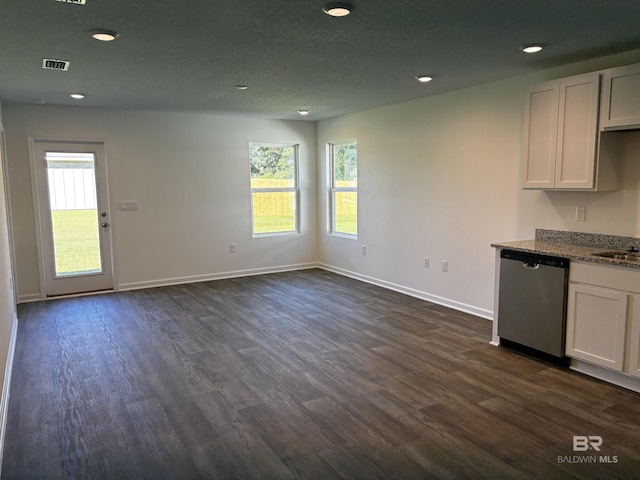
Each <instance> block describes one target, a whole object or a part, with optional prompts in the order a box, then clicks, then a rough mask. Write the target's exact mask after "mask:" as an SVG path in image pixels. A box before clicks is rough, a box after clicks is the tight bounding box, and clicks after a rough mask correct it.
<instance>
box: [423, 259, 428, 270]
mask: <svg viewBox="0 0 640 480" xmlns="http://www.w3.org/2000/svg"><path fill="white" fill-rule="evenodd" d="M424 268H429V259H428V258H425V259H424Z"/></svg>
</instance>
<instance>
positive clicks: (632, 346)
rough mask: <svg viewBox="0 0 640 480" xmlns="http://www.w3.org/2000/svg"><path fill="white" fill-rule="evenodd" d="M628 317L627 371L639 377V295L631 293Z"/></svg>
mask: <svg viewBox="0 0 640 480" xmlns="http://www.w3.org/2000/svg"><path fill="white" fill-rule="evenodd" d="M630 300H631V306H630V307H629V308H630V310H631V311H630V312H629V318H630V319H631V328H630V329H629V336H630V338H629V366H628V368H627V373H628V374H629V375H633V376H634V377H638V378H640V295H632V296H631V298H630Z"/></svg>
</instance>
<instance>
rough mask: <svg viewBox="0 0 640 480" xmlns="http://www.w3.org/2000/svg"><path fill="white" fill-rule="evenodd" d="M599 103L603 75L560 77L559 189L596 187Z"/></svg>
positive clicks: (557, 147) (556, 180) (557, 179)
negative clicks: (601, 76)
mask: <svg viewBox="0 0 640 480" xmlns="http://www.w3.org/2000/svg"><path fill="white" fill-rule="evenodd" d="M599 104H600V74H598V73H588V74H586V75H578V76H575V77H569V78H565V79H562V80H560V99H559V113H558V140H557V144H556V145H557V146H556V165H555V167H556V173H555V187H556V188H563V189H564V188H580V189H585V188H593V186H594V180H595V167H596V142H597V140H598V112H599Z"/></svg>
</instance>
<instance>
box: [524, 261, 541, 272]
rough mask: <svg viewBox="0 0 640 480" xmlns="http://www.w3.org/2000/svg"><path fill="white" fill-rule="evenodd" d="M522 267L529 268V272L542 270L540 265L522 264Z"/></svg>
mask: <svg viewBox="0 0 640 480" xmlns="http://www.w3.org/2000/svg"><path fill="white" fill-rule="evenodd" d="M522 266H523V267H524V268H528V269H529V270H537V269H539V268H540V264H539V263H529V262H522Z"/></svg>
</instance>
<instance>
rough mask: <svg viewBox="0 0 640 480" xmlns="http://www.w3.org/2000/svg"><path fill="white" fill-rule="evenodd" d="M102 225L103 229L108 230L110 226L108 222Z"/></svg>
mask: <svg viewBox="0 0 640 480" xmlns="http://www.w3.org/2000/svg"><path fill="white" fill-rule="evenodd" d="M101 225H102V227H103V228H107V227H108V226H109V223H108V222H102V223H101Z"/></svg>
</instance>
